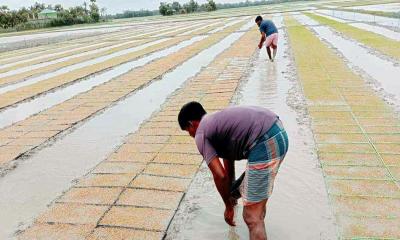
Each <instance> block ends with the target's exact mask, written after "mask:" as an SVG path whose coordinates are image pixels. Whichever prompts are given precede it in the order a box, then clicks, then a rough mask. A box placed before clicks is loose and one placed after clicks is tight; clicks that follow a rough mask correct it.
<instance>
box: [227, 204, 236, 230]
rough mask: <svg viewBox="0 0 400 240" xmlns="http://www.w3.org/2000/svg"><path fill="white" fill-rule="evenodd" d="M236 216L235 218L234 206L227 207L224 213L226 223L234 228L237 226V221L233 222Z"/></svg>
mask: <svg viewBox="0 0 400 240" xmlns="http://www.w3.org/2000/svg"><path fill="white" fill-rule="evenodd" d="M234 216H235V210H234V209H233V205H232V206H226V207H225V212H224V217H225V222H226V223H227V224H229V225H230V226H233V227H234V226H236V223H235V221H233V217H234Z"/></svg>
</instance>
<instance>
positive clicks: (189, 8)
mask: <svg viewBox="0 0 400 240" xmlns="http://www.w3.org/2000/svg"><path fill="white" fill-rule="evenodd" d="M183 8H184V9H185V10H186V12H187V13H192V12H196V11H197V10H198V9H199V4H198V3H197V2H196V1H194V0H190V1H189V2H188V3H185V4H183Z"/></svg>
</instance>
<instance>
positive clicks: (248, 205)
mask: <svg viewBox="0 0 400 240" xmlns="http://www.w3.org/2000/svg"><path fill="white" fill-rule="evenodd" d="M178 121H179V125H180V127H181V129H182V130H185V131H187V132H188V133H189V135H190V136H192V137H194V138H195V142H196V145H197V148H198V150H199V152H200V153H201V154H202V156H203V158H204V160H205V161H206V163H207V164H208V167H209V169H210V170H211V172H212V175H213V178H214V183H215V185H216V187H217V190H218V192H219V193H220V195H221V197H222V200H223V201H224V203H225V212H224V217H225V221H226V222H227V223H228V224H229V225H231V226H235V223H234V221H233V217H234V205H235V204H236V199H234V198H233V195H232V190H231V188H232V184H233V182H234V180H235V179H234V172H235V164H234V163H235V161H236V160H242V159H247V160H248V161H247V167H246V171H245V174H244V178H243V181H242V182H241V183H240V185H239V189H238V190H239V192H240V195H241V197H242V198H243V204H244V208H243V218H244V221H245V222H246V224H247V226H248V228H249V234H250V239H251V240H255V239H257V240H258V239H260V240H261V239H267V235H266V231H265V223H264V218H265V213H266V204H267V201H268V198H269V197H270V196H271V194H272V189H273V185H274V179H275V176H276V174H277V172H278V169H279V166H280V165H281V163H282V161H283V159H284V157H285V155H286V152H287V150H288V144H289V143H288V136H287V134H286V131H285V129H284V128H283V125H282V122H281V121H280V120H279V117H278V116H277V115H276V114H275V113H273V112H271V111H269V110H268V109H265V108H261V107H245V106H236V107H228V108H226V109H224V110H222V111H219V112H215V113H212V114H207V113H206V111H205V110H204V108H203V106H202V105H201V104H200V103H198V102H189V103H187V104H185V105H184V106H183V107H182V108H181V111H180V112H179V115H178ZM220 158H222V159H223V164H222V163H221V161H220ZM235 185H236V184H235Z"/></svg>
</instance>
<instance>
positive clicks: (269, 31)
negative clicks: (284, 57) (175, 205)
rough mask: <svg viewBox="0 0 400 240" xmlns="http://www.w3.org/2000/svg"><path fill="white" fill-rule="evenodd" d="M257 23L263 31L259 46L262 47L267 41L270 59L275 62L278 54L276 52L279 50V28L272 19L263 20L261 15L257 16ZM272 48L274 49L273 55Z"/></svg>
mask: <svg viewBox="0 0 400 240" xmlns="http://www.w3.org/2000/svg"><path fill="white" fill-rule="evenodd" d="M256 23H257V25H258V27H259V28H260V32H261V39H260V43H259V44H258V48H259V49H261V48H262V46H263V44H264V42H265V46H266V48H267V53H268V57H269V60H271V62H273V61H274V59H275V56H276V52H277V50H278V29H277V28H276V26H275V24H274V23H273V22H272V21H271V20H263V18H262V17H261V16H257V17H256ZM270 48H272V49H273V55H272V56H271V49H270Z"/></svg>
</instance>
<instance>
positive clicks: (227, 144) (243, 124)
mask: <svg viewBox="0 0 400 240" xmlns="http://www.w3.org/2000/svg"><path fill="white" fill-rule="evenodd" d="M277 119H278V116H277V115H276V114H275V113H273V112H271V111H269V110H268V109H265V108H261V107H247V106H246V107H244V106H236V107H229V108H226V109H224V110H222V111H219V112H216V113H212V114H207V115H205V116H204V117H203V118H202V119H201V121H200V125H199V127H198V128H197V131H196V136H195V140H196V145H197V148H198V149H199V152H200V153H201V155H203V158H204V160H205V161H206V162H207V164H209V163H210V162H211V160H213V159H214V158H215V157H216V156H218V157H220V158H225V159H229V160H241V159H246V158H247V156H245V151H247V150H248V148H249V147H250V145H251V144H252V143H253V142H254V141H255V140H256V139H257V138H259V137H261V136H262V135H263V134H264V133H266V132H267V131H268V130H269V129H270V128H271V127H272V125H273V124H274V123H275V122H276V120H277Z"/></svg>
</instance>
